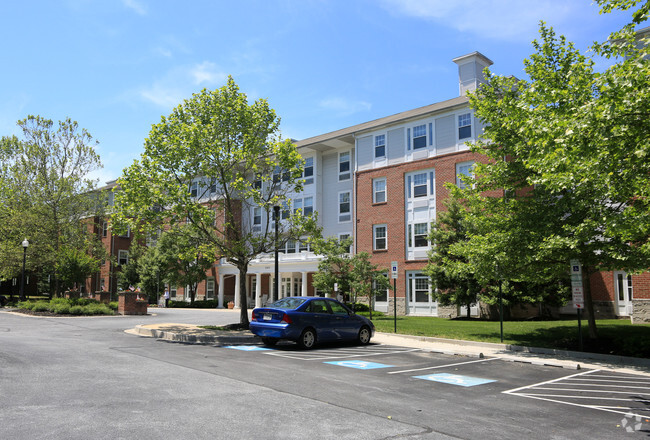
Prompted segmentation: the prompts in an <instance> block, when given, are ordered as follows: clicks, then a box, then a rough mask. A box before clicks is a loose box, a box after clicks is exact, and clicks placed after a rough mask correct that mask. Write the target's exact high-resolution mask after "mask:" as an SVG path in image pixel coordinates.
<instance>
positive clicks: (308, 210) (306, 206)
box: [302, 197, 314, 217]
mask: <svg viewBox="0 0 650 440" xmlns="http://www.w3.org/2000/svg"><path fill="white" fill-rule="evenodd" d="M313 213H314V198H313V197H305V198H304V199H303V209H302V215H304V216H306V217H309V216H311V215H312V214H313Z"/></svg>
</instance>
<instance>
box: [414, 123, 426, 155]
mask: <svg viewBox="0 0 650 440" xmlns="http://www.w3.org/2000/svg"><path fill="white" fill-rule="evenodd" d="M426 146H427V126H426V124H422V125H416V126H415V127H413V149H414V150H417V149H420V148H425V147H426Z"/></svg>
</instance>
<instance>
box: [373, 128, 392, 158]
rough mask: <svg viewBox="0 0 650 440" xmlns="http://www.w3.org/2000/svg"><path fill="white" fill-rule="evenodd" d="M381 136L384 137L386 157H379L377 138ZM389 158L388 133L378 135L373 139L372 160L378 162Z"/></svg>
mask: <svg viewBox="0 0 650 440" xmlns="http://www.w3.org/2000/svg"><path fill="white" fill-rule="evenodd" d="M379 136H383V137H384V155H383V156H377V138H378V137H379ZM387 156H388V133H377V134H375V135H374V136H373V137H372V158H373V159H374V160H376V161H383V160H386V157H387Z"/></svg>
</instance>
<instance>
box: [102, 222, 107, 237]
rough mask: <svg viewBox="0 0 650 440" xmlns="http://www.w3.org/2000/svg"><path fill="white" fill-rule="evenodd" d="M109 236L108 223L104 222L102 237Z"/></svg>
mask: <svg viewBox="0 0 650 440" xmlns="http://www.w3.org/2000/svg"><path fill="white" fill-rule="evenodd" d="M107 236H108V222H102V237H107Z"/></svg>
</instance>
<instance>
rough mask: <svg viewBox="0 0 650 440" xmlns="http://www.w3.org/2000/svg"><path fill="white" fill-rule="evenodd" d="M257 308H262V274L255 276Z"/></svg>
mask: <svg viewBox="0 0 650 440" xmlns="http://www.w3.org/2000/svg"><path fill="white" fill-rule="evenodd" d="M255 307H262V274H261V273H258V274H255Z"/></svg>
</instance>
